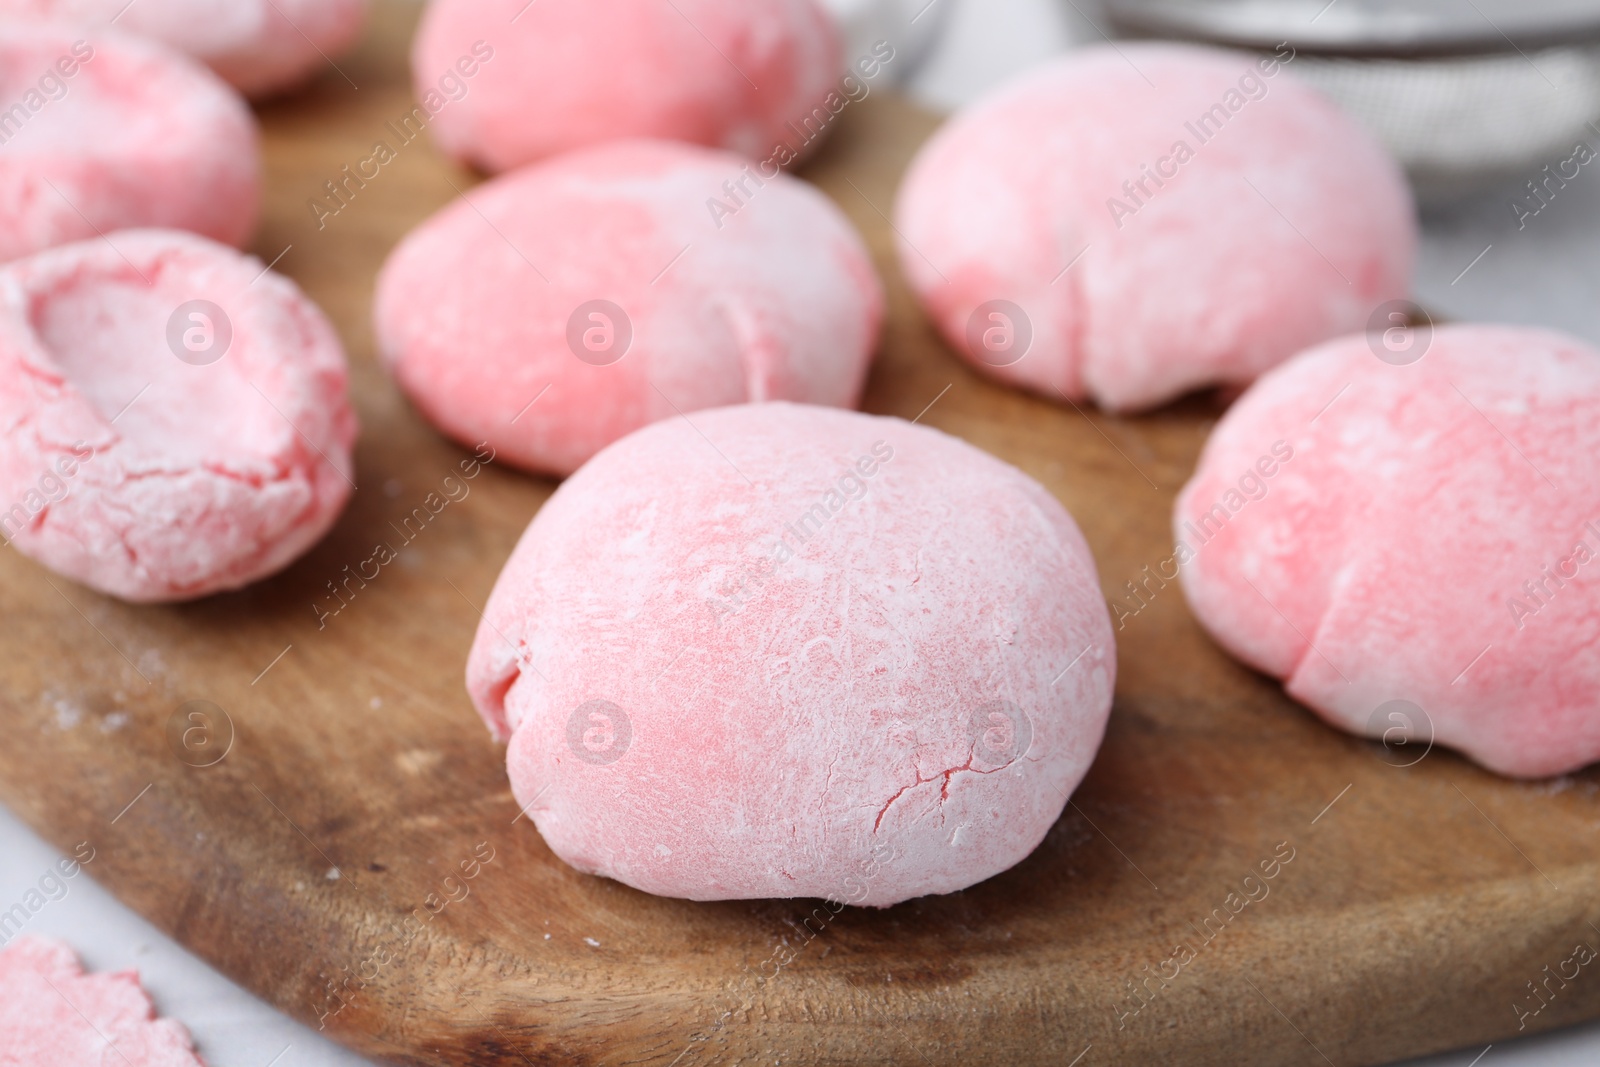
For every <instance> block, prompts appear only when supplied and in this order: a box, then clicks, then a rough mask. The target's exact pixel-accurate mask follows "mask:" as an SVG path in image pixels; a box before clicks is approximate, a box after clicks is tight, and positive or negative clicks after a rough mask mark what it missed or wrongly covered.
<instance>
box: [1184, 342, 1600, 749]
mask: <svg viewBox="0 0 1600 1067" xmlns="http://www.w3.org/2000/svg"><path fill="white" fill-rule="evenodd" d="M1391 338H1392V339H1393V340H1395V341H1397V342H1400V343H1398V344H1396V345H1392V346H1391V345H1386V344H1385V343H1384V342H1385V340H1386V339H1391ZM1424 351H1425V353H1426V354H1423V355H1421V357H1420V359H1419V358H1417V356H1418V355H1419V354H1420V353H1422V352H1424ZM1375 352H1382V353H1384V357H1385V358H1384V359H1382V360H1380V359H1379V358H1378V357H1377V356H1375V355H1374V353H1375ZM1597 453H1600V352H1595V351H1594V350H1592V349H1590V348H1588V347H1586V346H1584V345H1582V344H1580V343H1578V342H1577V341H1574V340H1573V339H1571V338H1569V337H1565V336H1563V335H1561V334H1556V333H1549V332H1545V331H1542V330H1534V329H1522V328H1513V327H1500V326H1451V327H1447V328H1444V329H1441V330H1439V331H1438V332H1436V333H1434V334H1433V336H1432V343H1431V346H1429V344H1428V342H1427V337H1426V334H1425V333H1424V332H1422V331H1416V332H1413V333H1411V334H1410V335H1409V340H1407V338H1406V336H1403V335H1401V334H1399V333H1398V332H1393V331H1392V332H1391V334H1390V335H1377V334H1374V335H1372V336H1371V337H1370V338H1369V337H1359V336H1358V337H1349V338H1344V339H1341V340H1338V341H1332V342H1329V343H1327V344H1324V345H1322V346H1320V347H1318V348H1314V349H1312V350H1310V351H1308V352H1305V353H1303V354H1301V355H1299V356H1296V357H1295V358H1294V359H1292V360H1291V361H1290V362H1288V363H1286V364H1284V365H1283V366H1282V367H1280V368H1278V369H1276V370H1274V371H1272V372H1271V373H1269V374H1267V375H1266V376H1265V377H1264V378H1262V379H1261V380H1260V381H1259V382H1257V383H1256V384H1255V386H1253V387H1252V388H1251V389H1250V390H1249V391H1248V392H1247V393H1246V394H1245V395H1244V397H1243V398H1242V399H1241V400H1239V402H1238V403H1237V404H1235V405H1234V407H1233V408H1232V410H1230V411H1229V412H1228V414H1227V415H1226V416H1225V417H1224V418H1223V420H1222V422H1221V423H1220V425H1218V427H1217V429H1216V432H1215V434H1214V435H1213V436H1212V438H1211V440H1210V442H1209V443H1208V444H1207V446H1206V450H1205V453H1204V455H1203V456H1202V457H1201V460H1200V467H1199V470H1198V471H1197V472H1196V474H1195V476H1194V479H1193V481H1191V482H1190V483H1189V484H1188V486H1187V487H1186V488H1185V489H1184V491H1183V494H1182V496H1181V497H1180V498H1179V500H1178V505H1177V513H1176V529H1177V537H1178V541H1179V545H1178V554H1177V557H1176V560H1177V562H1178V563H1180V564H1182V574H1183V586H1184V590H1185V592H1186V593H1187V594H1188V597H1189V603H1190V604H1191V606H1192V607H1193V609H1194V612H1195V614H1196V616H1198V618H1199V619H1200V621H1201V623H1203V624H1204V625H1205V627H1206V628H1207V629H1208V630H1210V631H1211V633H1212V634H1213V635H1214V636H1215V637H1216V639H1217V640H1218V641H1219V642H1220V643H1221V644H1222V645H1223V647H1224V648H1226V649H1227V650H1228V651H1230V652H1232V653H1233V654H1234V655H1235V656H1238V657H1239V658H1240V659H1242V660H1244V661H1245V662H1246V663H1248V664H1249V665H1250V666H1252V667H1255V668H1256V669H1258V670H1261V671H1264V672H1266V673H1267V674H1271V675H1274V676H1275V677H1278V678H1282V679H1284V680H1285V682H1286V686H1287V689H1288V692H1289V694H1290V695H1291V696H1293V697H1294V698H1295V699H1297V700H1300V701H1301V702H1303V703H1305V704H1307V705H1309V706H1310V707H1311V708H1312V709H1314V710H1315V711H1316V712H1317V713H1318V714H1320V715H1321V716H1322V717H1324V718H1325V719H1327V720H1328V721H1329V722H1331V723H1333V724H1334V725H1336V726H1339V727H1341V728H1343V729H1346V730H1349V731H1351V732H1353V733H1358V734H1366V735H1367V736H1370V737H1378V738H1383V739H1385V741H1386V743H1388V744H1389V746H1390V748H1391V749H1392V751H1393V752H1394V753H1395V756H1396V758H1397V759H1398V758H1399V756H1400V755H1401V747H1400V746H1401V745H1404V746H1405V747H1404V754H1405V759H1406V760H1407V761H1408V762H1409V761H1412V760H1414V759H1417V758H1420V757H1421V756H1422V754H1423V753H1424V751H1425V750H1426V748H1427V745H1428V743H1429V742H1431V741H1434V740H1437V742H1438V743H1440V744H1443V745H1448V746H1450V747H1452V748H1456V749H1459V750H1461V751H1462V752H1464V753H1466V754H1467V755H1469V756H1471V757H1472V758H1473V759H1475V760H1477V761H1478V762H1479V763H1482V764H1483V765H1484V766H1486V767H1488V768H1490V769H1491V770H1494V771H1498V772H1500V773H1502V774H1508V775H1516V776H1524V777H1533V776H1541V775H1550V774H1558V773H1561V772H1564V771H1570V770H1573V769H1575V768H1578V767H1582V766H1584V765H1585V764H1588V763H1590V762H1592V761H1594V760H1595V759H1597V758H1600V704H1597V703H1596V694H1597V693H1600V472H1597V470H1596V468H1595V462H1594V457H1595V455H1596V454H1597Z"/></svg>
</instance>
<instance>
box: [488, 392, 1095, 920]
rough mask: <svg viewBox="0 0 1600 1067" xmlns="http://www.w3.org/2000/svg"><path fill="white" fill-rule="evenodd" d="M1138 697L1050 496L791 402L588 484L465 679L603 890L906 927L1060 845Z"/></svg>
mask: <svg viewBox="0 0 1600 1067" xmlns="http://www.w3.org/2000/svg"><path fill="white" fill-rule="evenodd" d="M702 434H703V435H704V436H702ZM746 479H748V481H747V480H746ZM1115 673H1116V651H1115V646H1114V643H1113V637H1112V633H1111V627H1110V620H1109V617H1108V615H1107V611H1106V605H1105V601H1104V599H1103V597H1102V596H1101V593H1100V587H1099V583H1098V580H1097V578H1096V574H1095V569H1094V563H1093V560H1092V559H1091V558H1090V555H1089V551H1088V548H1087V546H1086V545H1085V543H1084V541H1083V538H1082V536H1081V534H1080V533H1079V532H1078V529H1077V526H1076V525H1075V524H1074V523H1073V521H1072V518H1071V517H1070V516H1069V515H1068V514H1067V512H1066V511H1065V510H1064V509H1063V508H1062V507H1061V505H1060V504H1059V503H1058V502H1057V501H1056V500H1055V499H1054V498H1053V497H1051V496H1050V495H1049V493H1047V492H1046V491H1045V490H1044V488H1043V487H1042V486H1040V485H1039V484H1038V483H1036V482H1034V481H1033V480H1032V479H1030V478H1028V477H1027V476H1025V475H1023V474H1022V473H1021V472H1019V471H1017V470H1016V469H1015V468H1013V467H1010V466H1008V465H1007V464H1005V463H1002V462H1000V461H999V460H997V459H995V458H993V457H992V456H989V455H987V454H985V453H982V452H979V451H978V450H977V449H974V448H972V447H971V446H969V445H967V444H965V443H963V442H961V441H958V440H956V439H954V438H952V437H948V436H946V435H944V434H942V433H939V432H938V431H935V430H931V429H927V428H924V427H918V426H915V425H912V424H910V423H906V422H904V421H902V420H899V419H892V418H877V417H872V416H867V415H861V414H857V413H854V412H846V411H837V410H833V409H826V408H815V407H806V406H800V405H792V404H765V405H746V406H740V407H732V408H723V409H719V410H716V411H707V412H701V413H699V414H697V415H695V416H694V425H693V426H691V425H690V424H689V423H688V422H686V421H685V420H683V419H673V420H670V421H667V422H662V423H657V424H656V425H654V426H651V427H649V428H647V429H645V430H641V431H639V432H638V433H636V434H633V435H632V436H630V437H628V438H626V439H625V440H623V441H620V442H618V443H617V444H615V445H613V446H611V447H610V448H608V449H606V450H605V451H604V452H602V453H601V454H600V455H598V456H596V457H595V459H594V460H593V461H591V462H590V463H589V464H588V465H586V466H585V467H584V468H583V469H582V470H581V471H579V472H578V473H577V474H576V475H574V476H573V477H572V478H571V479H569V480H568V481H567V482H566V483H565V484H563V485H562V487H561V488H560V489H559V490H558V491H557V492H556V494H555V496H553V497H552V498H551V499H550V501H549V503H547V504H546V505H545V507H544V509H543V510H542V511H540V513H539V515H538V516H537V518H535V520H534V522H533V524H532V525H531V526H530V527H529V528H528V531H527V533H526V534H525V535H524V536H523V539H522V541H521V543H520V544H519V545H518V546H517V549H516V552H515V553H514V554H513V556H512V558H511V560H510V562H509V563H507V565H506V568H505V570H504V572H503V573H502V574H501V576H500V579H499V581H498V583H497V584H496V586H495V590H494V593H493V595H492V596H491V597H490V600H489V603H488V606H487V608H486V609H485V616H484V622H483V625H482V627H481V628H480V630H479V632H478V636H477V640H476V642H475V643H474V645H473V650H472V656H471V660H470V663H469V665H468V670H467V680H468V688H469V690H470V692H471V694H472V697H473V700H474V702H475V703H476V705H477V707H478V709H479V711H480V712H481V713H482V714H483V716H484V718H485V720H486V721H487V722H488V723H489V725H490V728H491V729H492V730H493V731H494V732H495V734H496V735H497V736H499V737H501V738H505V737H510V749H509V752H508V754H507V765H508V770H509V773H510V777H511V784H512V788H513V790H514V792H515V794H516V796H517V799H518V802H519V803H520V804H522V805H524V806H526V807H527V810H528V813H529V814H530V815H531V816H532V818H533V821H534V822H535V823H536V824H537V826H538V828H539V831H540V833H541V834H543V836H544V839H545V841H546V842H547V843H548V844H549V845H550V847H551V848H552V849H553V850H554V851H555V853H556V854H557V855H558V856H560V857H561V858H562V859H564V860H565V861H566V862H568V863H570V864H572V865H573V866H574V867H576V868H578V869H579V870H581V871H584V872H588V873H594V874H601V875H605V876H608V877H611V878H616V879H618V880H620V881H623V882H626V883H627V884H629V885H632V886H634V887H636V888H639V889H642V890H645V891H647V892H651V893H657V894H662V895H667V896H676V897H687V898H690V899H695V900H714V899H734V898H756V897H823V898H828V899H831V900H837V901H840V902H842V903H849V904H867V905H874V906H888V905H890V904H894V903H896V902H898V901H901V900H906V899H909V898H911V897H916V896H921V895H924V894H929V893H948V892H953V891H956V890H959V889H962V888H965V887H967V886H970V885H973V884H975V883H977V882H979V881H982V880H983V879H985V878H988V877H990V876H992V875H994V874H997V873H999V872H1000V871H1003V870H1006V869H1007V868H1009V867H1011V866H1013V865H1014V864H1016V863H1018V862H1019V861H1021V860H1022V859H1023V858H1024V857H1025V856H1027V855H1028V854H1029V853H1030V852H1031V851H1032V850H1033V849H1034V848H1035V847H1036V846H1037V845H1038V844H1039V842H1040V841H1041V840H1042V839H1043V837H1044V835H1045V833H1046V832H1047V831H1048V830H1049V828H1050V827H1051V826H1052V825H1053V824H1054V822H1055V821H1056V819H1057V818H1058V817H1059V815H1060V813H1061V810H1062V808H1063V807H1064V806H1065V804H1066V801H1067V798H1068V796H1069V795H1070V793H1071V792H1072V790H1073V789H1074V788H1076V786H1077V785H1078V783H1079V781H1081V779H1082V778H1083V775H1084V773H1085V771H1086V770H1087V768H1088V766H1089V763H1090V761H1091V760H1092V759H1093V758H1094V755H1095V752H1096V750H1097V749H1098V747H1099V744H1100V741H1101V738H1102V735H1103V732H1104V728H1105V724H1106V719H1107V716H1108V714H1109V711H1110V706H1111V692H1112V687H1113V683H1114V679H1115Z"/></svg>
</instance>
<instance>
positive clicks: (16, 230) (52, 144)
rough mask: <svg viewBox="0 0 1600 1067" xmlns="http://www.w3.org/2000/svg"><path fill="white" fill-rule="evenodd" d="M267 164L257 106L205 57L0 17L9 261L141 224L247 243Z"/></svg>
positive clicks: (1, 172)
mask: <svg viewBox="0 0 1600 1067" xmlns="http://www.w3.org/2000/svg"><path fill="white" fill-rule="evenodd" d="M0 21H3V20H0ZM260 170H261V159H260V152H259V149H258V147H257V144H256V128H255V120H254V119H253V118H251V116H250V110H249V108H247V107H246V106H245V104H244V102H243V101H242V100H240V99H239V97H238V95H237V94H235V93H234V92H233V90H231V89H229V88H228V87H227V86H226V85H224V84H223V83H222V82H220V81H219V80H218V79H217V78H216V76H215V75H213V74H212V73H211V72H210V71H208V70H206V69H205V68H204V67H202V66H200V65H198V64H196V63H194V62H193V61H191V60H189V59H186V58H185V57H183V56H181V55H178V54H177V53H175V52H171V51H169V50H168V49H166V48H165V47H163V46H161V45H157V44H155V43H152V42H148V41H142V40H139V39H138V38H134V37H130V36H126V35H122V34H116V33H114V32H105V31H99V32H92V33H91V32H87V31H80V30H76V29H73V28H70V27H67V26H63V25H58V24H53V23H52V24H40V23H32V22H4V23H3V25H0V261H3V260H11V259H16V258H18V257H20V256H25V255H28V254H29V253H32V252H37V251H39V250H41V249H45V248H49V247H51V246H53V245H58V244H65V243H67V242H69V241H77V240H83V239H85V238H89V237H94V236H96V235H97V234H99V233H110V232H111V231H113V230H118V229H125V228H128V227H135V226H160V227H172V228H175V229H183V230H192V231H194V232H196V233H200V234H204V235H205V236H207V237H210V238H213V239H214V240H218V241H222V242H225V243H227V244H233V245H240V244H243V243H244V242H245V241H246V240H247V239H248V238H249V236H250V234H251V233H252V231H254V229H255V224H256V217H257V215H258V213H259V210H260V201H261V178H260Z"/></svg>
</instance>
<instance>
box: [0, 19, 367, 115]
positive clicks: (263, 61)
mask: <svg viewBox="0 0 1600 1067" xmlns="http://www.w3.org/2000/svg"><path fill="white" fill-rule="evenodd" d="M368 6H369V5H368V0H137V2H136V3H129V2H128V0H0V15H22V16H33V17H44V18H54V19H60V20H63V21H70V22H74V23H79V24H82V25H86V26H90V27H101V26H107V25H110V24H111V23H113V22H115V23H116V25H117V27H118V28H119V29H122V30H125V31H126V32H128V33H135V34H138V35H139V36H141V37H149V38H152V39H154V40H157V41H161V42H162V43H164V44H166V45H169V46H170V47H172V48H175V49H177V50H178V51H181V52H184V53H187V54H188V55H191V56H193V57H194V58H196V59H198V60H200V61H201V62H202V63H205V64H207V65H208V66H210V67H211V69H212V70H214V71H216V72H217V73H218V74H219V75H221V76H222V77H223V78H224V79H225V80H226V81H228V82H229V83H230V84H232V85H233V86H235V87H236V88H238V89H239V91H240V92H243V93H245V94H247V95H249V96H253V97H260V96H268V95H271V94H273V93H276V92H281V91H283V90H285V89H290V88H293V87H294V86H296V85H299V84H300V83H302V82H304V81H306V80H307V79H308V78H310V77H311V76H312V75H313V74H315V73H316V72H317V71H319V70H323V69H328V70H332V69H333V68H332V66H331V64H332V63H333V62H334V59H335V58H336V57H338V56H339V55H340V54H342V53H343V52H345V51H346V50H348V49H349V48H350V46H351V45H352V44H354V43H355V41H356V39H357V38H358V37H360V35H361V30H362V28H363V27H364V26H365V24H366V18H367V10H368Z"/></svg>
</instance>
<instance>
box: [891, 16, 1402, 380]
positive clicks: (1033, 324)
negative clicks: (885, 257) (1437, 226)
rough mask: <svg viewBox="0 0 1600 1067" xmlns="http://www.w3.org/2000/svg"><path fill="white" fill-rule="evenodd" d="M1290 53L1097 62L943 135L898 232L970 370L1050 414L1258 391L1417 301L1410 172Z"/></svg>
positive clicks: (1022, 91)
mask: <svg viewBox="0 0 1600 1067" xmlns="http://www.w3.org/2000/svg"><path fill="white" fill-rule="evenodd" d="M1283 55H1284V57H1285V59H1284V60H1280V59H1277V58H1271V57H1269V58H1267V59H1261V60H1258V59H1256V58H1255V57H1253V56H1247V55H1243V54H1235V53H1229V52H1222V51H1216V50H1209V49H1202V48H1195V47H1186V46H1181V45H1171V44H1136V43H1123V44H1119V45H1117V46H1116V47H1115V48H1112V47H1109V46H1106V47H1094V48H1085V49H1082V50H1080V51H1077V52H1074V53H1072V54H1070V55H1068V56H1066V57H1064V58H1062V59H1060V60H1058V61H1056V62H1054V63H1051V64H1049V65H1047V66H1045V67H1042V68H1040V69H1038V70H1036V71H1033V72H1030V73H1028V74H1026V75H1024V76H1023V77H1021V78H1019V79H1017V80H1016V81H1014V82H1012V83H1011V84H1009V85H1007V86H1005V87H1004V88H1002V89H1001V90H999V91H998V92H996V93H995V94H993V95H992V96H990V97H989V98H987V99H985V100H983V101H981V102H979V103H977V104H975V105H973V106H972V107H970V108H968V109H967V110H965V111H963V112H961V113H960V114H959V115H957V116H956V118H954V119H953V120H951V121H950V122H949V123H948V124H947V125H946V126H945V127H944V128H943V129H941V130H940V131H939V132H938V133H937V134H936V135H935V136H934V138H933V139H932V140H931V141H929V143H928V144H927V145H926V146H925V147H924V148H923V150H922V152H921V153H920V155H918V157H917V159H916V160H915V162H914V163H913V165H912V167H911V169H910V171H909V173H908V174H907V176H906V178H905V182H904V185H903V186H902V188H901V191H900V196H899V202H898V205H897V211H896V214H897V218H898V226H897V229H898V231H899V233H900V235H901V241H900V257H901V261H902V263H903V264H904V267H905V271H906V274H907V276H908V277H909V279H910V281H911V284H912V286H913V288H914V289H915V290H916V293H917V295H918V296H919V298H920V299H921V301H922V303H923V305H924V307H925V308H926V309H927V311H928V313H929V315H931V316H932V317H933V319H934V321H935V322H936V323H937V324H938V326H939V328H940V329H941V330H942V331H943V333H944V335H945V337H946V338H947V339H948V340H949V342H950V344H951V345H952V346H954V347H955V349H956V351H957V352H959V353H960V354H961V355H963V356H964V357H965V358H967V359H968V360H969V361H970V362H971V363H972V364H973V365H974V366H975V367H977V368H978V369H979V370H981V371H983V372H985V373H987V374H990V375H992V376H993V377H995V378H998V379H1000V380H1001V381H1004V382H1008V383H1011V384H1013V385H1017V386H1021V387H1023V388H1026V389H1030V390H1033V391H1035V392H1038V393H1041V394H1043V395H1045V396H1047V397H1051V398H1059V397H1063V396H1064V397H1067V398H1070V399H1072V400H1081V399H1084V398H1089V399H1092V400H1094V401H1095V402H1096V403H1098V404H1100V405H1101V406H1103V407H1105V408H1107V409H1111V410H1136V409H1140V408H1149V407H1153V406H1155V405H1158V404H1161V403H1164V402H1166V401H1168V400H1171V399H1173V398H1175V397H1177V396H1180V395H1181V394H1183V393H1185V392H1188V391H1191V390H1194V389H1197V388H1200V387H1203V386H1208V385H1214V384H1221V383H1245V382H1249V381H1251V380H1252V379H1254V378H1255V377H1256V376H1257V375H1259V374H1260V373H1262V372H1263V371H1265V370H1267V369H1268V368H1269V367H1272V366H1273V365H1275V364H1277V363H1279V362H1280V361H1282V360H1284V359H1286V358H1288V357H1289V356H1291V355H1293V354H1294V353H1295V352H1297V351H1299V350H1300V349H1301V348H1303V347H1305V346H1307V345H1310V344H1314V343H1316V342H1318V341H1322V340H1325V339H1327V338H1329V337H1333V336H1337V335H1339V334H1342V333H1347V332H1349V331H1351V330H1356V329H1360V328H1362V327H1363V326H1364V325H1365V324H1366V322H1367V321H1368V318H1369V317H1370V316H1371V315H1372V313H1373V312H1374V310H1375V309H1376V308H1377V307H1378V305H1380V304H1381V303H1383V302H1385V301H1387V300H1390V299H1396V298H1402V297H1405V296H1406V295H1407V294H1408V291H1409V284H1410V283H1409V279H1410V275H1411V269H1412V264H1413V261H1414V259H1415V257H1416V246H1417V230H1416V223H1415V220H1414V213H1413V208H1412V203H1411V198H1410V194H1409V192H1408V190H1407V187H1406V184H1405V180H1404V178H1403V176H1402V175H1401V172H1400V170H1399V168H1398V167H1397V166H1396V165H1395V163H1394V162H1393V161H1392V160H1390V159H1389V158H1388V157H1387V156H1386V155H1385V153H1384V151H1383V150H1382V148H1381V147H1380V146H1379V145H1378V144H1377V142H1376V141H1374V140H1373V138H1372V137H1371V136H1369V135H1368V134H1367V133H1365V132H1364V131H1363V130H1362V129H1361V128H1360V127H1358V126H1357V125H1356V124H1355V122H1354V121H1352V120H1351V119H1349V118H1347V117H1346V116H1345V115H1344V114H1343V113H1341V112H1340V111H1339V110H1338V109H1337V108H1336V107H1335V106H1334V105H1333V104H1332V103H1331V102H1329V101H1327V100H1325V99H1323V98H1322V97H1321V96H1319V95H1318V94H1317V93H1315V92H1313V91H1312V90H1311V89H1309V88H1306V87H1305V86H1303V85H1301V84H1299V83H1297V82H1296V81H1295V80H1294V77H1293V75H1292V74H1289V73H1286V72H1285V70H1286V68H1287V67H1289V66H1291V65H1292V61H1290V60H1289V57H1292V52H1289V51H1288V50H1285V51H1284V52H1283ZM996 302H999V303H998V304H997V303H996Z"/></svg>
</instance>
